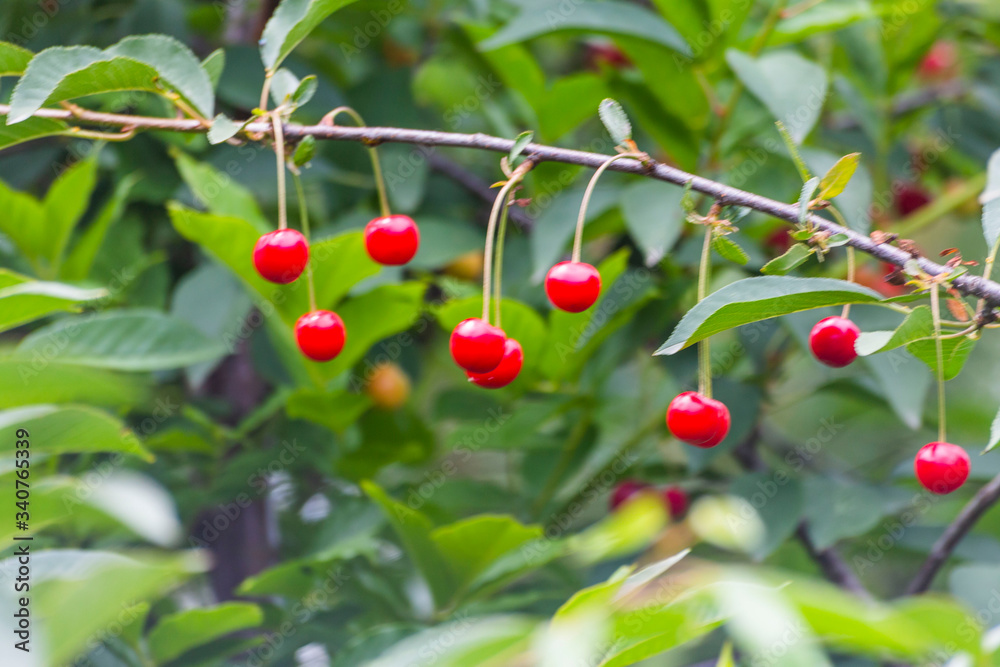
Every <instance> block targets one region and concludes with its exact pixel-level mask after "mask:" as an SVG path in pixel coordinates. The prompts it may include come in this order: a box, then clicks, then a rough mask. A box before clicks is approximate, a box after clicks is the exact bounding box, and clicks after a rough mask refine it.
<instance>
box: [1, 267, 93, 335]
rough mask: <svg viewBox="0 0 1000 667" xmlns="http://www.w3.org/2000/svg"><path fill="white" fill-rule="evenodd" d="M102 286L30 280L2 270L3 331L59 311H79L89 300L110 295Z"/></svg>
mask: <svg viewBox="0 0 1000 667" xmlns="http://www.w3.org/2000/svg"><path fill="white" fill-rule="evenodd" d="M107 294H108V293H107V291H105V290H103V289H82V288H80V287H73V286H71V285H64V284H63V283H51V282H42V281H39V280H31V279H30V278H28V277H26V276H22V275H19V274H16V273H14V272H12V271H8V270H7V269H0V331H5V330H7V329H12V328H13V327H16V326H18V325H21V324H24V323H26V322H31V321H32V320H37V319H39V318H41V317H44V316H46V315H51V314H52V313H56V312H66V311H76V310H79V307H80V306H81V305H82V304H84V303H87V302H88V301H96V300H97V299H102V298H104V297H106V296H107Z"/></svg>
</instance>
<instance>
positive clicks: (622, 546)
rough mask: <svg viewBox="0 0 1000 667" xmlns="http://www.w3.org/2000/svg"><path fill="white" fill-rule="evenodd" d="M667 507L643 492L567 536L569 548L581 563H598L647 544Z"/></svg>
mask: <svg viewBox="0 0 1000 667" xmlns="http://www.w3.org/2000/svg"><path fill="white" fill-rule="evenodd" d="M668 518H669V517H668V516H667V510H666V508H665V507H664V504H663V499H662V498H660V497H659V496H658V495H656V494H642V495H639V496H636V497H635V498H634V499H633V500H631V501H629V502H628V503H625V504H624V505H622V506H621V507H619V508H618V509H617V511H615V512H614V513H612V514H610V515H609V516H608V517H606V518H605V519H602V520H601V521H599V522H597V523H596V524H594V525H593V526H590V527H589V528H587V529H586V530H584V531H583V532H580V533H577V534H576V535H573V536H572V537H570V538H569V548H570V550H571V551H572V552H573V554H574V556H575V558H576V559H577V560H579V561H581V562H583V563H588V564H591V563H598V562H601V561H603V560H611V559H613V558H619V557H621V556H625V555H628V554H633V553H635V552H637V551H639V550H641V549H644V548H645V547H647V546H649V544H650V543H652V541H653V540H654V539H655V537H656V536H657V535H658V534H659V533H660V532H661V531H662V530H663V528H664V526H666V525H667V519H668Z"/></svg>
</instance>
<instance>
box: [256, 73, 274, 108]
mask: <svg viewBox="0 0 1000 667" xmlns="http://www.w3.org/2000/svg"><path fill="white" fill-rule="evenodd" d="M273 78H274V72H272V71H270V70H268V71H267V72H265V74H264V85H263V87H262V88H261V89H260V104H259V105H258V106H259V107H260V110H261V111H267V96H268V95H269V94H270V92H271V79H273Z"/></svg>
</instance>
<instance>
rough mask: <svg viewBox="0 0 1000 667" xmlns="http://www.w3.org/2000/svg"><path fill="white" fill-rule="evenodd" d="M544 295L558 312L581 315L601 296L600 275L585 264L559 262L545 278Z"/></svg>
mask: <svg viewBox="0 0 1000 667" xmlns="http://www.w3.org/2000/svg"><path fill="white" fill-rule="evenodd" d="M545 293H546V294H547V295H548V297H549V301H551V302H552V305H553V306H555V307H556V308H558V309H559V310H565V311H566V312H569V313H582V312H583V311H585V310H587V309H588V308H590V307H591V306H593V305H594V304H595V303H596V302H597V297H599V296H600V295H601V274H600V273H598V272H597V269H595V268H594V267H593V266H591V265H590V264H587V263H586V262H559V263H558V264H556V265H555V266H553V267H552V268H551V269H549V273H548V275H547V276H545Z"/></svg>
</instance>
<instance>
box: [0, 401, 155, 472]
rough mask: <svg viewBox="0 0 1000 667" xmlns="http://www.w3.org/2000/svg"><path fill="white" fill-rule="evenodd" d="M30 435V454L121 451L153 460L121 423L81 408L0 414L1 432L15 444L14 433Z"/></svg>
mask: <svg viewBox="0 0 1000 667" xmlns="http://www.w3.org/2000/svg"><path fill="white" fill-rule="evenodd" d="M18 429H24V430H26V431H28V433H29V434H30V436H31V437H30V440H31V451H32V452H33V453H37V454H50V455H52V454H79V453H84V452H87V453H95V452H122V453H125V454H131V455H133V456H138V457H139V458H141V459H145V460H146V461H152V460H153V458H154V457H153V455H152V454H150V453H149V450H147V449H146V448H145V447H143V445H142V443H141V442H139V439H138V438H137V437H136V435H135V433H133V432H132V431H131V430H129V429H128V428H126V427H125V424H123V423H122V422H121V420H119V419H116V418H114V417H112V416H111V415H109V414H107V413H106V412H102V411H100V410H96V409H94V408H90V407H87V406H83V405H66V406H56V405H30V406H26V407H21V408H13V409H11V410H4V411H2V412H0V432H2V433H3V434H4V438H6V440H7V442H14V440H16V439H17V438H16V437H15V432H16V431H17V430H18Z"/></svg>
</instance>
